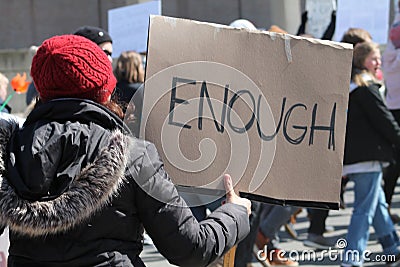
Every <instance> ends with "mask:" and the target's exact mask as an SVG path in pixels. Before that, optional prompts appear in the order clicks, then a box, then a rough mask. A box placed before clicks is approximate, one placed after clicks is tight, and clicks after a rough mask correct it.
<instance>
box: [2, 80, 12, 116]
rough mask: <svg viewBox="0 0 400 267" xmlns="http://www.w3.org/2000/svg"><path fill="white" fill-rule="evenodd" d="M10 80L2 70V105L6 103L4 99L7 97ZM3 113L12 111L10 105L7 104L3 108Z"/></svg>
mask: <svg viewBox="0 0 400 267" xmlns="http://www.w3.org/2000/svg"><path fill="white" fill-rule="evenodd" d="M9 83H10V81H9V80H8V78H7V77H6V76H5V75H4V74H3V73H1V72H0V106H2V105H3V104H4V101H6V98H7V87H8V84H9ZM1 112H3V113H8V114H10V113H11V107H10V106H9V105H7V104H6V105H5V106H4V107H3V109H2V110H1Z"/></svg>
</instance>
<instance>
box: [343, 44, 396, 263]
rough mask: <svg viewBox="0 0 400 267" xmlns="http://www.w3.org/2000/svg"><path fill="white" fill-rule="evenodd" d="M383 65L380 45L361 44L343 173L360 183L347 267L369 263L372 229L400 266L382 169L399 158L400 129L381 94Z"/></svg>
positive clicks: (357, 50)
mask: <svg viewBox="0 0 400 267" xmlns="http://www.w3.org/2000/svg"><path fill="white" fill-rule="evenodd" d="M380 65H381V62H380V51H379V47H378V45H376V44H374V43H372V42H364V43H360V44H357V45H356V46H355V48H354V52H353V66H352V75H351V81H352V82H351V84H350V96H349V105H348V113H347V127H346V140H345V152H344V167H343V175H345V176H348V177H349V179H350V180H351V181H353V182H354V192H355V199H354V207H353V214H352V217H351V221H350V225H349V227H348V232H347V236H346V240H347V246H346V248H345V251H344V254H343V255H346V257H344V259H343V262H342V266H361V265H362V264H363V257H362V255H364V252H365V249H366V246H367V241H368V239H369V227H370V226H371V225H372V226H373V227H374V229H375V235H376V236H377V238H378V241H379V243H380V244H381V245H382V248H383V253H384V254H385V255H396V259H395V261H394V262H387V263H388V265H387V266H400V250H399V248H398V244H399V238H398V236H397V233H396V230H395V228H394V226H393V223H392V221H391V219H390V216H389V213H388V210H387V203H386V200H385V195H384V192H383V189H382V186H381V181H382V166H384V165H385V164H387V163H388V162H390V160H391V159H392V157H393V154H392V152H393V151H392V144H396V145H399V144H400V127H399V125H398V124H397V123H396V121H395V119H394V118H393V115H392V114H391V113H390V111H389V110H388V109H387V107H386V105H385V103H384V101H383V99H382V97H381V95H380V93H379V87H380V84H379V83H378V82H377V79H376V73H377V70H378V69H379V68H380ZM355 252H357V253H355Z"/></svg>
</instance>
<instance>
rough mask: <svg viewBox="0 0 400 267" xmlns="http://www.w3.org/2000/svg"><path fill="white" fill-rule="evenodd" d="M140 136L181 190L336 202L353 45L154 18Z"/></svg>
mask: <svg viewBox="0 0 400 267" xmlns="http://www.w3.org/2000/svg"><path fill="white" fill-rule="evenodd" d="M147 60H148V61H147V67H146V83H145V93H144V105H143V113H142V121H141V137H142V138H145V139H146V140H149V141H151V142H153V143H154V144H155V145H156V147H157V149H158V152H159V153H160V155H161V157H162V159H163V161H164V163H165V168H166V170H167V172H168V173H169V175H170V176H171V179H172V180H173V182H174V183H175V184H176V185H180V186H181V188H186V189H188V190H191V189H193V188H196V189H203V190H204V191H207V190H210V189H211V191H212V189H218V190H223V184H222V176H223V174H224V173H229V174H231V176H232V178H233V180H234V183H235V188H236V189H237V190H239V191H240V192H241V193H242V194H244V195H246V196H249V197H251V198H253V199H257V200H261V201H267V202H273V203H280V204H294V205H301V206H314V207H323V208H333V209H337V208H338V206H339V192H340V182H341V172H342V160H343V151H344V137H345V124H346V109H347V102H348V91H349V89H348V88H349V83H350V70H351V60H352V47H351V46H350V45H347V44H340V43H335V42H330V41H321V40H316V39H306V38H302V37H297V36H291V35H283V34H275V33H269V32H265V31H258V30H254V31H249V30H245V29H236V28H231V27H228V26H223V25H216V24H210V23H203V22H197V21H191V20H184V19H176V18H170V17H163V16H151V18H150V28H149V40H148V58H147Z"/></svg>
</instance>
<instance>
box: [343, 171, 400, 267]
mask: <svg viewBox="0 0 400 267" xmlns="http://www.w3.org/2000/svg"><path fill="white" fill-rule="evenodd" d="M348 177H349V178H350V180H351V181H353V182H354V197H355V198H354V209H353V215H352V216H351V221H350V225H349V227H348V231H347V237H346V240H347V247H346V249H345V251H344V252H343V253H344V254H343V262H344V263H348V264H351V265H356V266H359V265H362V263H363V261H364V260H363V255H364V254H363V253H364V252H365V250H366V248H367V242H368V239H369V227H370V226H371V225H372V226H373V227H374V229H375V234H376V236H377V237H378V240H379V242H380V243H381V245H382V248H383V253H384V254H393V255H397V254H398V253H399V250H398V248H397V246H398V243H399V238H398V236H397V234H396V230H395V229H394V226H393V223H392V220H391V219H390V216H389V212H388V209H387V203H386V199H385V194H384V192H383V189H382V185H381V182H382V172H367V173H353V174H349V175H348Z"/></svg>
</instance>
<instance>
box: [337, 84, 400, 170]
mask: <svg viewBox="0 0 400 267" xmlns="http://www.w3.org/2000/svg"><path fill="white" fill-rule="evenodd" d="M379 88H380V85H379V84H371V85H369V86H359V87H357V88H355V89H354V90H353V91H352V92H351V93H350V96H349V107H348V113H347V127H346V145H345V153H344V164H353V163H358V162H365V161H385V162H390V161H392V160H393V151H394V150H393V145H400V127H399V126H398V124H397V123H396V121H395V119H394V117H393V115H392V113H391V112H390V111H389V110H388V108H387V107H386V104H385V103H384V101H383V99H382V97H381V95H380V93H379Z"/></svg>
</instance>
